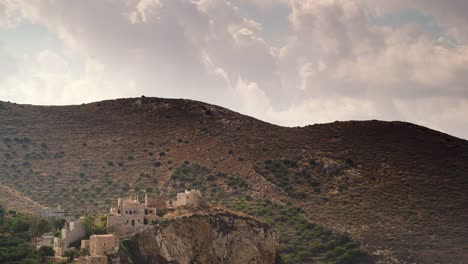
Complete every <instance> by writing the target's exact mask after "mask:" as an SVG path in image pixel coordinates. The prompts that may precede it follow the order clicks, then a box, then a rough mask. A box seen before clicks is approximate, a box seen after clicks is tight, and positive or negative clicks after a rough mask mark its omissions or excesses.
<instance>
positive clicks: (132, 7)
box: [0, 0, 468, 138]
mask: <svg viewBox="0 0 468 264" xmlns="http://www.w3.org/2000/svg"><path fill="white" fill-rule="evenodd" d="M467 25H468V1H467V0H443V1H442V0H232V1H226V0H43V1H41V0H24V1H22V0H0V100H4V101H14V102H18V103H32V104H60V105H61V104H80V103H83V102H92V101H97V100H103V99H111V98H118V97H137V96H141V95H145V96H156V97H170V98H189V99H196V100H201V101H205V102H208V103H213V104H218V105H221V106H224V107H228V108H230V109H233V110H236V111H239V112H241V113H243V114H248V115H251V116H254V117H257V118H260V119H262V120H265V121H268V122H272V123H275V124H280V125H286V126H297V125H306V124H313V123H322V122H332V121H335V120H349V119H354V120H367V119H382V120H404V121H409V122H414V123H417V124H421V125H424V126H428V127H431V128H434V129H437V130H441V131H444V132H447V133H450V134H453V135H455V136H458V137H462V138H468V86H467V84H468V26H467Z"/></svg>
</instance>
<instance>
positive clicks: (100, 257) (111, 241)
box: [81, 234, 119, 263]
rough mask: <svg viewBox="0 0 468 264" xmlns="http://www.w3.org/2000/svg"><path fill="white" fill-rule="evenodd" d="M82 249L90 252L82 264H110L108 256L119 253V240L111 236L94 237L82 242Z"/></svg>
mask: <svg viewBox="0 0 468 264" xmlns="http://www.w3.org/2000/svg"><path fill="white" fill-rule="evenodd" d="M81 249H87V250H88V256H86V257H85V258H84V259H82V260H81V262H82V263H108V261H107V260H108V256H109V255H114V254H117V252H118V251H119V239H118V237H116V236H114V235H111V234H107V235H92V236H91V237H90V238H89V240H82V241H81Z"/></svg>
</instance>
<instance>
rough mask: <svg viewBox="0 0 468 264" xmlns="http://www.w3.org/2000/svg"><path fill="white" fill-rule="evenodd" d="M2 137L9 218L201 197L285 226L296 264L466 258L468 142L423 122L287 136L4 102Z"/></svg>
mask: <svg viewBox="0 0 468 264" xmlns="http://www.w3.org/2000/svg"><path fill="white" fill-rule="evenodd" d="M0 140H1V142H0V166H1V167H0V169H1V170H0V183H1V184H2V185H3V187H7V188H9V189H11V190H14V191H16V193H15V195H17V196H18V197H17V198H19V196H20V197H22V198H19V199H21V200H20V201H21V202H16V203H15V202H14V201H11V200H10V198H8V197H11V196H8V195H6V196H5V195H0V203H3V204H6V202H8V206H9V207H11V208H15V207H18V208H20V206H23V207H24V206H25V205H24V204H25V203H27V204H28V207H35V208H39V207H40V206H57V205H62V206H63V207H65V208H68V209H69V210H71V211H72V213H76V214H83V213H85V212H91V211H95V212H105V210H106V209H107V208H108V207H109V206H111V205H112V204H114V203H115V199H116V198H117V197H125V196H128V195H134V194H136V195H144V194H145V193H162V194H165V195H167V196H171V195H174V193H176V192H178V191H181V190H184V189H186V188H199V189H200V190H202V192H203V193H204V195H205V197H206V198H207V199H208V200H209V201H211V202H213V203H215V204H222V205H224V206H225V207H227V208H231V209H234V210H237V211H242V212H245V213H248V214H249V215H252V216H255V217H257V218H259V219H262V220H263V221H266V222H268V223H270V224H271V225H272V226H274V228H275V229H276V230H278V235H279V238H280V254H281V256H282V258H283V260H284V261H285V262H286V263H315V262H319V261H322V262H338V263H347V261H349V259H353V257H354V256H360V255H362V254H363V252H362V249H364V250H365V251H366V252H367V254H368V255H369V256H370V258H371V259H375V260H376V261H378V262H385V263H467V262H468V256H467V255H466V247H467V246H468V241H467V239H466V238H467V237H468V225H467V224H466V223H468V211H467V210H466V205H467V204H468V177H467V175H468V162H467V161H468V142H467V141H466V140H462V139H459V138H455V137H452V136H450V135H446V134H443V133H440V132H437V131H433V130H430V129H427V128H424V127H420V126H416V125H413V124H408V123H402V122H382V121H362V122H357V121H349V122H335V123H330V124H320V125H313V126H307V127H296V128H286V127H280V126H275V125H272V124H268V123H265V122H262V121H259V120H256V119H253V118H251V117H248V116H244V115H241V114H238V113H235V112H232V111H229V110H228V109H225V108H221V107H218V106H213V105H209V104H205V103H201V102H196V101H190V100H171V99H159V98H131V99H120V100H111V101H103V102H97V103H92V104H84V105H75V106H31V105H19V104H13V103H6V102H1V103H0ZM28 198H30V199H31V200H33V201H35V202H31V200H28ZM23 201H24V202H23ZM348 263H349V262H348Z"/></svg>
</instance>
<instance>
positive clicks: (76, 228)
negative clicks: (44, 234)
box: [54, 219, 85, 256]
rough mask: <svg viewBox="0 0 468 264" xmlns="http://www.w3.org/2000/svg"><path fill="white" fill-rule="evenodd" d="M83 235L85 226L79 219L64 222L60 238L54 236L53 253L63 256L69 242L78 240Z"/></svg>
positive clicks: (68, 247)
mask: <svg viewBox="0 0 468 264" xmlns="http://www.w3.org/2000/svg"><path fill="white" fill-rule="evenodd" d="M84 236H85V228H84V226H83V224H82V223H81V219H80V220H78V221H71V222H67V223H65V226H64V228H63V229H62V235H61V238H58V237H54V250H55V255H57V256H63V253H65V251H67V250H69V249H70V244H71V243H72V242H76V241H79V240H80V239H82V238H83V237H84Z"/></svg>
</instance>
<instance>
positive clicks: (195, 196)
mask: <svg viewBox="0 0 468 264" xmlns="http://www.w3.org/2000/svg"><path fill="white" fill-rule="evenodd" d="M201 201H202V194H201V192H200V191H199V190H194V189H192V190H190V191H187V190H185V192H183V193H178V194H177V196H176V197H174V198H173V199H172V206H173V207H174V208H178V207H181V206H187V205H191V206H199V205H200V203H201Z"/></svg>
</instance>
